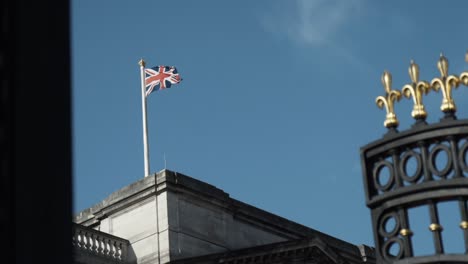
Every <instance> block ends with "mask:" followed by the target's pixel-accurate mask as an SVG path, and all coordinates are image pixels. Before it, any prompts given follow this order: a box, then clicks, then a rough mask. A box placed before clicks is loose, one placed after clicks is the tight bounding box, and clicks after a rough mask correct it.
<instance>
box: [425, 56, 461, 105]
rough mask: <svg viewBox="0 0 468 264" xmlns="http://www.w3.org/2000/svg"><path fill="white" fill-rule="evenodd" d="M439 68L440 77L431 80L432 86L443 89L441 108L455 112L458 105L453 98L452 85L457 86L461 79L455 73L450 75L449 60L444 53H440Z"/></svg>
mask: <svg viewBox="0 0 468 264" xmlns="http://www.w3.org/2000/svg"><path fill="white" fill-rule="evenodd" d="M437 68H438V69H439V72H440V78H434V79H433V80H432V82H431V87H432V89H434V91H436V92H437V91H439V90H442V105H441V106H440V110H442V112H444V113H455V112H456V111H457V107H456V105H455V101H454V100H453V98H452V87H453V88H457V87H458V85H459V83H460V80H459V79H458V77H456V76H455V75H448V60H447V58H445V57H444V55H442V54H440V58H439V61H438V62H437Z"/></svg>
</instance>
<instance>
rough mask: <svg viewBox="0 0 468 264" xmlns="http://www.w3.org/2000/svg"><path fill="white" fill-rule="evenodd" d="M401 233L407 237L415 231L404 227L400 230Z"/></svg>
mask: <svg viewBox="0 0 468 264" xmlns="http://www.w3.org/2000/svg"><path fill="white" fill-rule="evenodd" d="M400 235H402V236H404V237H406V236H412V235H413V232H412V231H411V230H409V229H406V228H404V229H401V230H400Z"/></svg>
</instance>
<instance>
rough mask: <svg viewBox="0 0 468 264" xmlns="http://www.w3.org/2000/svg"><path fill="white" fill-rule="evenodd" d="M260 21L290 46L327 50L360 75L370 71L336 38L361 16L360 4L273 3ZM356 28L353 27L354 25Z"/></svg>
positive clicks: (332, 0) (355, 0) (336, 0)
mask: <svg viewBox="0 0 468 264" xmlns="http://www.w3.org/2000/svg"><path fill="white" fill-rule="evenodd" d="M275 4H276V6H275V8H272V9H270V10H268V11H267V13H266V14H265V15H264V16H263V17H262V20H261V24H262V26H263V27H264V28H265V29H266V30H267V31H268V32H270V33H272V34H276V35H279V36H280V37H286V38H288V39H289V40H290V41H291V42H293V43H294V44H299V45H305V46H309V47H312V48H324V47H326V48H327V49H328V50H331V51H332V52H333V53H334V54H335V56H338V57H341V58H343V59H344V60H345V61H347V62H348V63H351V64H353V65H355V66H356V67H357V68H359V69H361V70H363V71H366V72H368V71H373V70H372V68H371V67H370V66H369V65H368V64H367V63H366V62H364V61H362V59H361V58H359V56H356V55H355V54H354V52H352V51H351V50H350V49H349V48H348V47H346V46H343V45H342V44H341V43H340V37H341V35H342V34H344V33H346V30H347V29H348V28H349V27H351V26H353V22H356V20H355V18H356V17H359V16H360V15H362V14H363V12H365V6H364V2H363V1H362V0H352V1H351V0H291V1H278V2H275ZM354 26H356V24H354Z"/></svg>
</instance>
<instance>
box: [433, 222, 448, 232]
mask: <svg viewBox="0 0 468 264" xmlns="http://www.w3.org/2000/svg"><path fill="white" fill-rule="evenodd" d="M443 229H444V228H443V227H442V226H441V225H439V224H436V223H432V224H430V225H429V230H431V232H435V231H442V230H443Z"/></svg>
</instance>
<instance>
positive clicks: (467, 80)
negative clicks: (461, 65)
mask: <svg viewBox="0 0 468 264" xmlns="http://www.w3.org/2000/svg"><path fill="white" fill-rule="evenodd" d="M465 61H466V62H468V50H467V51H466V53H465ZM460 81H461V83H463V85H465V86H468V72H466V71H465V72H462V73H461V74H460Z"/></svg>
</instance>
